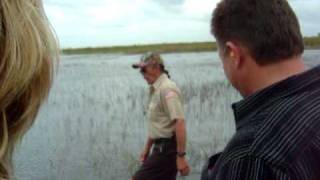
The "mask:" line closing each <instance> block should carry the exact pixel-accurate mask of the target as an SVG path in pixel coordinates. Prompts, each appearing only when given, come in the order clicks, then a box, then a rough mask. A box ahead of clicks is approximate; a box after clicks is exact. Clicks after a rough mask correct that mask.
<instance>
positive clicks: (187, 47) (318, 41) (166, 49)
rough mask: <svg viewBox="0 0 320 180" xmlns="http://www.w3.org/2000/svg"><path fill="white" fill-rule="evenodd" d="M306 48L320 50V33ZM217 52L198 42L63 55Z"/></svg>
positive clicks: (66, 51) (74, 51) (76, 51)
mask: <svg viewBox="0 0 320 180" xmlns="http://www.w3.org/2000/svg"><path fill="white" fill-rule="evenodd" d="M304 42H305V46H306V48H307V49H320V33H319V35H318V36H314V37H305V38H304ZM215 50H217V44H216V43H215V42H196V43H172V44H169V43H168V44H151V45H133V46H113V47H96V48H91V47H88V48H78V49H72V48H71V49H63V50H62V52H63V54H66V55H69V54H97V53H99V54H101V53H123V54H139V53H145V52H148V51H157V52H162V53H174V52H205V51H215Z"/></svg>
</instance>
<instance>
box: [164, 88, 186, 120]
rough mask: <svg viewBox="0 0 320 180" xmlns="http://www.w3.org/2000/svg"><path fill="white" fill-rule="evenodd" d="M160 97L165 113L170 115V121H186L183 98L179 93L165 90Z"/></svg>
mask: <svg viewBox="0 0 320 180" xmlns="http://www.w3.org/2000/svg"><path fill="white" fill-rule="evenodd" d="M160 96H161V101H162V104H163V107H164V111H165V112H166V113H167V114H168V115H169V117H170V120H172V121H174V120H177V119H185V117H184V109H183V102H182V97H181V94H180V92H179V91H177V90H173V89H165V90H162V91H161V94H160Z"/></svg>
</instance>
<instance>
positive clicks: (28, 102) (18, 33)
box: [0, 0, 58, 179]
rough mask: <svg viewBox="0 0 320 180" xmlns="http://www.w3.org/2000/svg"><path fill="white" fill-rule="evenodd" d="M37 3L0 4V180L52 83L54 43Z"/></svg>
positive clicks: (5, 176)
mask: <svg viewBox="0 0 320 180" xmlns="http://www.w3.org/2000/svg"><path fill="white" fill-rule="evenodd" d="M55 39H56V38H55V36H54V33H53V31H52V29H51V28H50V25H49V22H48V19H47V17H46V15H45V13H44V9H43V4H42V1H41V0H1V1H0V158H1V159H0V179H10V177H11V176H12V174H13V170H12V167H13V166H12V155H13V151H14V147H15V145H16V144H17V142H18V141H19V140H20V139H21V138H22V136H23V135H24V134H25V133H26V132H27V130H28V129H29V128H30V127H31V125H32V124H33V122H34V120H35V118H36V115H37V113H38V111H39V107H40V105H41V104H42V102H43V101H44V100H45V99H46V97H47V95H48V92H49V89H50V87H51V83H52V76H53V69H54V64H55V63H54V62H56V61H55V60H56V59H57V57H58V56H57V54H58V53H57V49H58V48H57V47H58V46H57V43H56V40H55Z"/></svg>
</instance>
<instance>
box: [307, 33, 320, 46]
mask: <svg viewBox="0 0 320 180" xmlns="http://www.w3.org/2000/svg"><path fill="white" fill-rule="evenodd" d="M304 44H305V46H306V48H308V49H320V33H319V34H318V36H315V37H305V38H304Z"/></svg>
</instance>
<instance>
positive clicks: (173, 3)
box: [44, 0, 320, 47]
mask: <svg viewBox="0 0 320 180" xmlns="http://www.w3.org/2000/svg"><path fill="white" fill-rule="evenodd" d="M217 2H218V0H116V1H115V0H95V1H90V0H68V1H65V0H44V4H45V9H46V12H47V14H48V17H49V19H50V21H51V23H52V25H53V27H54V28H55V30H56V32H57V34H58V37H59V40H60V44H61V46H62V47H88V46H113V45H128V44H146V43H164V42H194V41H212V40H213V38H212V36H211V35H210V29H209V22H210V17H211V13H212V10H213V9H214V7H215V6H216V3H217ZM290 4H291V5H292V7H293V8H294V10H295V11H296V13H297V15H298V18H299V20H300V22H301V26H302V32H303V34H304V35H307V36H310V35H316V34H317V33H318V32H320V25H319V23H318V19H320V13H318V12H317V11H318V10H319V9H320V2H319V0H308V1H306V0H291V1H290Z"/></svg>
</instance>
